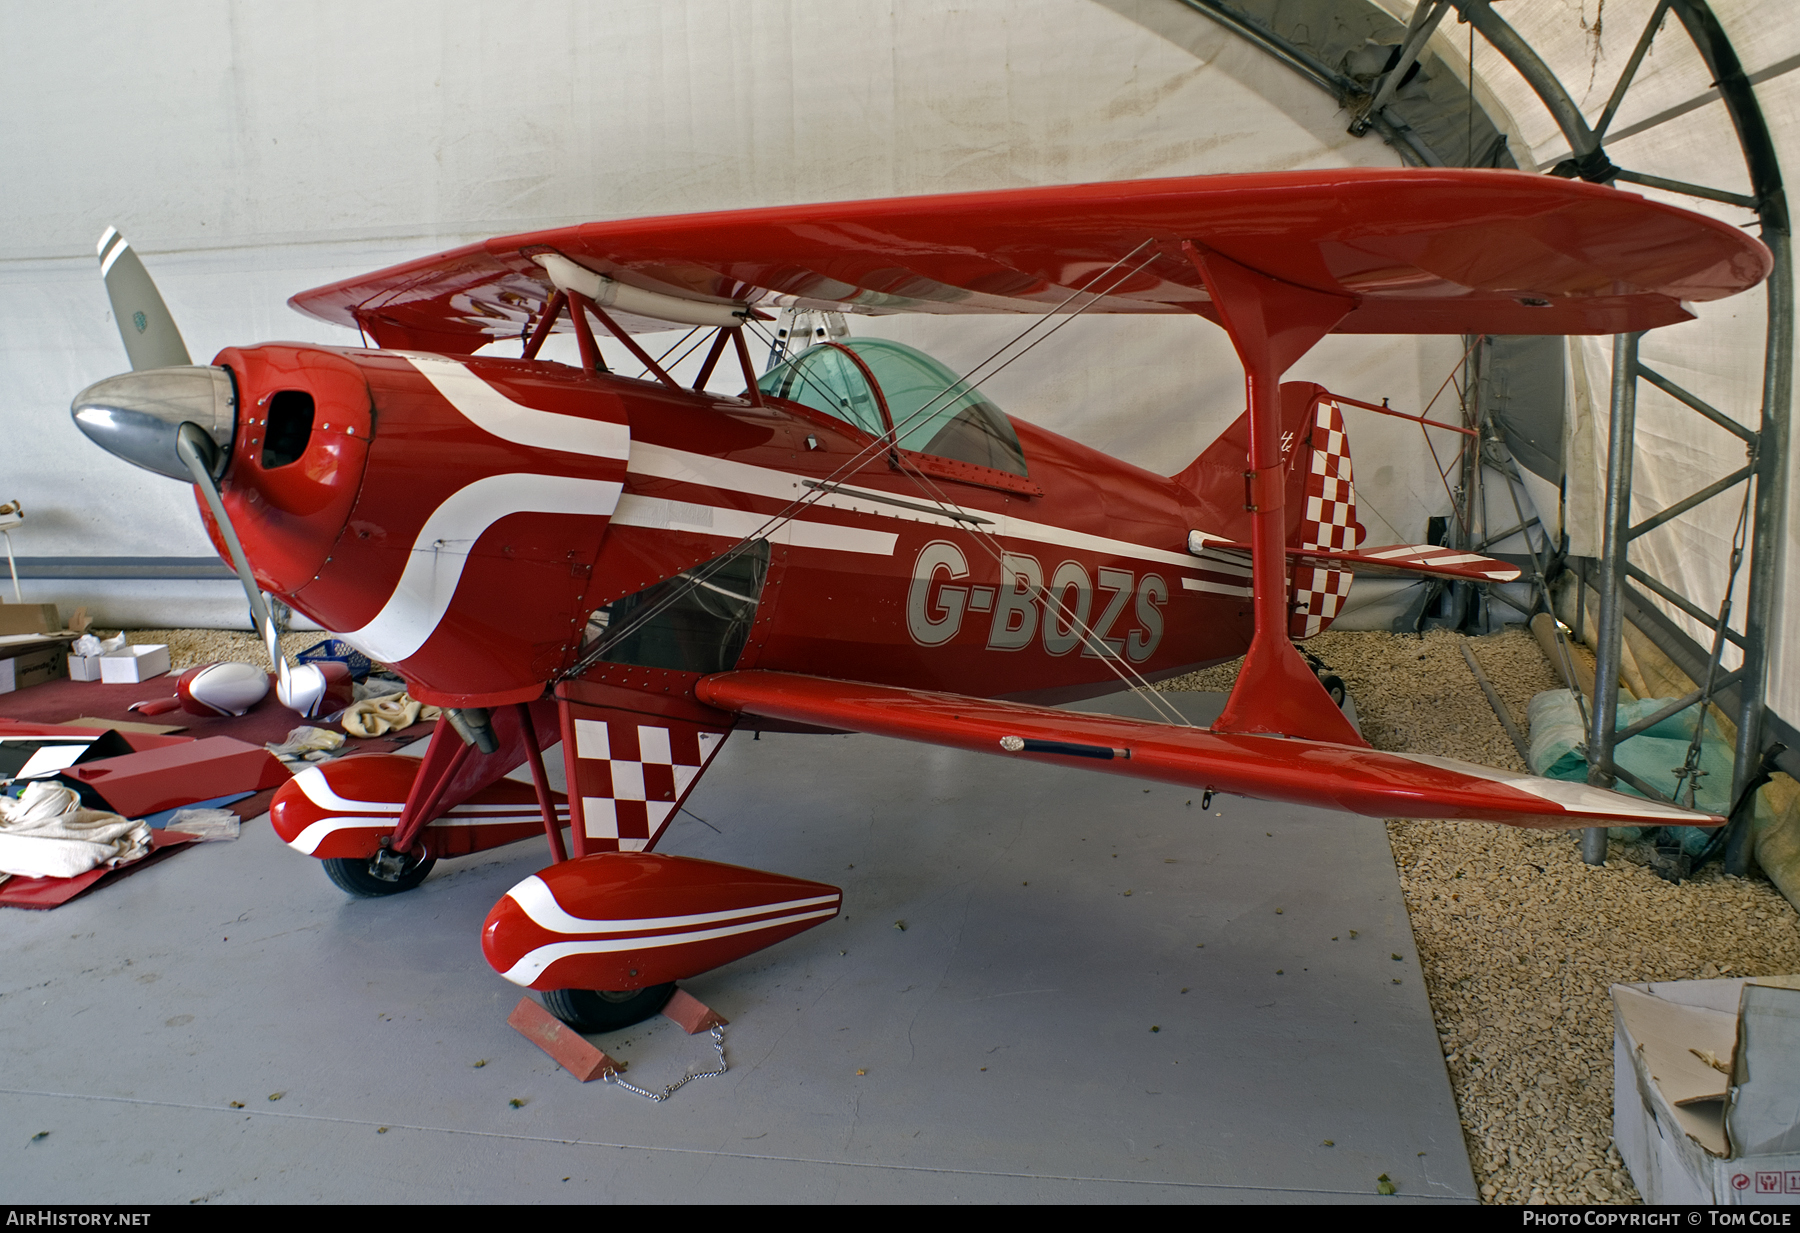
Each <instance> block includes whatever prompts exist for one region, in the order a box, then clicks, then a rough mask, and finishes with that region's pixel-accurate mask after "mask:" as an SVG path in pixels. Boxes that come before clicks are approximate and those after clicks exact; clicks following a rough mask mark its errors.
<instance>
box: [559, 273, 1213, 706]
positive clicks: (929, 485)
mask: <svg viewBox="0 0 1800 1233" xmlns="http://www.w3.org/2000/svg"><path fill="white" fill-rule="evenodd" d="M1152 243H1153V241H1151V240H1145V241H1144V242H1143V243H1141V244H1139V245H1138V246H1137V247H1135V248H1133V249H1132V250H1131V251H1130V252H1129V253H1126V254H1125V255H1124V256H1123V257H1121V258H1119V259H1118V260H1117V261H1115V262H1114V263H1113V264H1112V265H1111V266H1109V267H1107V269H1105V270H1103V271H1101V272H1100V273H1099V274H1098V275H1095V276H1094V277H1093V278H1091V279H1089V280H1088V283H1087V286H1086V287H1084V288H1078V289H1076V290H1074V291H1072V292H1071V293H1070V294H1069V296H1068V297H1066V298H1065V299H1064V300H1063V301H1062V302H1061V303H1060V304H1058V305H1057V306H1056V308H1055V309H1053V310H1052V314H1054V313H1056V312H1059V311H1060V310H1061V309H1063V308H1065V307H1067V306H1068V304H1069V303H1071V302H1072V301H1073V300H1074V299H1076V298H1077V297H1078V296H1081V295H1084V294H1086V295H1089V296H1090V298H1089V299H1088V300H1087V302H1085V303H1084V304H1082V305H1081V306H1080V307H1078V308H1076V309H1075V311H1074V312H1072V313H1070V314H1068V315H1067V316H1065V317H1064V318H1063V319H1062V320H1061V321H1059V322H1057V324H1056V325H1055V326H1053V327H1052V328H1050V329H1049V330H1046V331H1044V333H1043V334H1042V335H1041V336H1040V337H1039V338H1036V339H1034V340H1033V341H1032V342H1031V343H1029V344H1028V345H1026V346H1025V347H1023V348H1021V349H1020V350H1018V351H1017V352H1016V353H1015V354H1013V355H1011V356H1009V357H1008V358H1007V359H1006V360H1005V361H1004V362H1003V363H1001V364H999V365H998V366H996V367H994V368H993V369H992V371H989V372H987V373H983V374H982V375H981V376H980V377H978V378H977V377H976V374H977V373H979V372H981V370H982V369H983V368H984V367H986V366H987V365H989V364H991V363H992V362H993V361H994V360H995V359H997V358H998V357H999V356H1001V355H1003V354H1005V353H1006V352H1007V351H1008V350H1010V349H1011V348H1013V347H1016V346H1017V345H1018V344H1019V343H1020V342H1022V341H1023V340H1024V339H1025V338H1026V337H1028V336H1029V335H1030V334H1031V333H1032V332H1034V331H1035V330H1038V329H1039V328H1040V327H1041V326H1042V325H1043V324H1044V322H1045V320H1047V317H1040V318H1037V319H1035V320H1034V321H1033V322H1032V323H1031V324H1030V325H1029V326H1027V327H1026V329H1025V330H1023V331H1021V332H1020V333H1019V334H1018V335H1017V336H1015V337H1014V338H1012V339H1010V340H1008V341H1007V342H1006V343H1004V344H1002V345H1001V346H1000V347H999V348H997V349H995V350H994V351H993V352H992V353H990V354H989V355H988V356H986V357H984V358H983V359H982V360H981V361H980V362H979V363H977V364H976V365H974V366H973V367H972V368H971V369H970V370H969V371H968V373H967V374H965V375H964V376H963V377H961V378H959V379H958V380H956V381H955V382H953V383H951V384H950V385H948V386H946V387H945V388H944V389H943V390H942V391H940V392H939V393H938V394H937V395H936V396H935V397H934V398H932V399H931V400H929V401H928V402H926V403H925V404H924V405H923V406H921V407H919V408H918V409H917V410H915V411H914V412H913V413H912V414H911V415H909V416H908V417H907V418H906V419H905V420H904V421H902V422H900V423H897V424H895V425H894V426H893V427H892V428H890V429H889V430H888V431H886V432H884V433H882V434H880V435H878V436H876V437H875V438H874V439H873V440H872V441H871V442H870V443H869V445H867V446H865V447H864V448H863V449H862V450H860V451H858V452H857V454H856V455H854V456H853V457H852V458H851V459H850V460H848V461H847V462H845V463H844V464H843V465H841V466H840V467H838V468H837V470H836V471H834V472H833V473H832V474H831V476H829V477H828V478H827V479H826V480H825V481H824V483H823V484H822V485H821V486H820V487H817V488H812V489H810V490H809V491H808V492H807V493H805V494H803V495H802V496H801V497H799V498H796V499H795V500H794V501H792V502H790V503H789V504H788V506H787V507H786V508H784V509H783V510H781V511H780V512H778V513H777V514H775V515H773V516H772V517H771V518H770V519H769V520H768V521H767V522H765V523H764V525H763V526H762V527H759V528H758V529H757V530H756V531H754V532H752V533H751V534H750V535H748V536H746V537H745V538H744V539H743V540H741V541H739V543H737V544H736V545H734V546H733V547H732V548H731V549H728V550H727V551H726V552H725V553H724V554H721V555H720V556H719V557H716V558H714V559H713V561H711V562H709V563H708V565H707V566H705V567H701V568H700V569H697V570H692V571H687V572H685V573H684V574H682V575H681V577H683V579H684V580H685V582H686V585H685V586H683V587H681V588H676V589H673V590H672V591H671V593H670V594H669V595H667V596H665V597H663V599H662V600H661V601H660V602H658V603H656V604H654V605H652V606H651V607H650V608H649V609H647V610H646V611H644V612H642V613H639V614H637V616H636V618H635V619H634V620H633V621H632V622H630V623H629V624H628V625H626V626H624V627H621V628H620V629H619V630H617V631H609V633H608V635H607V636H606V637H605V638H604V639H603V640H602V641H601V642H600V644H599V645H598V646H596V647H595V648H594V649H593V650H592V651H591V652H589V653H588V654H587V655H585V656H583V657H582V659H581V661H580V662H578V663H577V664H576V665H575V666H574V667H573V668H571V670H570V672H569V673H568V674H567V675H576V674H578V673H580V672H583V671H585V670H586V669H587V668H588V667H589V666H591V665H592V664H593V663H594V662H597V661H598V660H599V659H600V658H601V657H602V656H603V655H604V654H605V653H606V652H607V651H608V650H610V649H611V648H612V647H614V646H616V645H618V643H620V642H621V641H623V640H624V639H625V638H627V637H629V636H630V635H631V634H632V633H634V632H636V631H637V630H638V629H640V628H642V627H643V626H644V625H645V624H647V623H648V622H649V621H651V620H654V619H655V618H656V617H657V616H658V615H660V614H661V613H662V612H663V611H665V610H667V608H668V607H670V606H671V605H673V604H674V603H676V602H679V600H680V599H681V598H682V597H683V596H684V595H685V594H686V592H687V591H688V590H690V589H692V588H693V587H694V586H697V585H705V580H706V578H708V577H710V576H711V575H712V574H713V573H716V572H717V571H718V570H720V569H723V568H724V567H725V566H726V565H728V564H729V563H730V562H731V561H732V560H734V559H735V558H736V557H737V556H738V555H741V553H742V552H743V551H745V550H746V549H747V548H748V547H749V546H750V545H751V544H754V543H755V542H757V541H758V540H760V539H764V538H766V537H767V536H768V535H769V534H770V533H772V531H773V530H775V529H778V528H779V527H780V526H781V525H785V524H786V523H787V522H790V521H792V520H793V519H794V518H795V517H797V516H798V515H799V513H800V511H801V510H803V509H804V508H806V507H807V506H809V505H811V504H813V503H814V502H816V501H817V500H818V499H820V498H821V497H822V496H823V495H824V494H825V493H826V491H828V489H829V488H830V487H831V486H832V485H833V484H834V483H835V482H836V481H838V480H839V479H840V478H841V477H842V476H845V475H848V474H852V473H854V472H855V471H856V470H857V469H858V468H860V466H861V465H862V464H863V463H864V462H865V461H867V460H868V459H869V458H871V457H873V456H875V455H877V454H879V453H880V452H882V451H883V450H891V448H892V447H893V445H894V444H895V443H896V442H897V441H898V440H899V439H900V438H901V436H902V435H903V434H904V432H905V431H906V429H908V428H909V427H910V426H911V425H912V424H913V423H914V422H916V421H918V420H919V419H921V418H922V417H924V416H926V415H929V414H930V413H931V411H932V410H933V409H934V408H935V407H936V406H937V405H938V404H939V403H941V402H942V401H943V400H944V399H945V398H947V397H950V396H952V395H954V396H956V397H962V396H963V395H965V394H967V393H970V392H973V390H975V389H977V388H979V387H980V385H981V384H983V383H984V382H986V381H987V380H989V379H990V378H992V377H994V376H996V375H997V374H998V373H1000V372H1001V371H1003V370H1004V369H1006V368H1007V367H1008V366H1010V365H1011V364H1012V363H1013V362H1014V361H1016V360H1018V359H1019V358H1021V357H1022V356H1024V355H1025V354H1026V353H1027V352H1029V351H1030V350H1031V349H1032V348H1033V347H1036V346H1037V345H1038V344H1039V343H1041V342H1043V341H1045V340H1046V339H1048V338H1049V337H1050V336H1051V335H1053V334H1055V333H1056V332H1057V330H1060V329H1061V328H1062V327H1063V326H1065V325H1067V324H1068V323H1069V321H1070V320H1072V319H1073V318H1074V317H1076V316H1079V315H1080V314H1081V313H1082V312H1083V311H1085V310H1086V309H1087V308H1088V307H1090V306H1091V305H1092V304H1094V303H1097V302H1098V301H1099V300H1100V299H1102V298H1103V297H1104V296H1105V295H1107V294H1110V293H1111V292H1112V291H1113V290H1115V289H1116V288H1117V287H1118V286H1120V285H1122V284H1123V283H1124V282H1125V281H1126V280H1127V279H1129V278H1131V277H1133V276H1135V275H1136V274H1137V273H1139V272H1140V271H1142V270H1143V269H1145V268H1146V267H1148V266H1149V264H1150V263H1151V262H1153V261H1155V260H1156V259H1157V258H1158V257H1159V256H1161V254H1160V253H1157V252H1152V253H1151V254H1150V256H1149V257H1148V258H1146V259H1145V260H1144V261H1143V262H1141V263H1139V264H1138V265H1137V266H1135V267H1133V268H1132V269H1130V270H1127V271H1126V272H1125V273H1124V274H1122V275H1121V276H1120V277H1119V278H1118V279H1116V280H1114V281H1113V282H1112V283H1110V284H1109V285H1108V286H1107V287H1106V288H1105V289H1104V290H1101V291H1093V290H1092V288H1093V287H1094V286H1095V284H1097V283H1099V282H1101V281H1102V280H1103V279H1105V278H1106V277H1107V276H1108V275H1110V274H1111V273H1112V272H1113V271H1114V270H1117V269H1118V268H1119V267H1120V266H1121V265H1123V264H1125V263H1126V262H1127V261H1130V260H1131V259H1132V258H1134V257H1135V256H1137V254H1138V253H1140V252H1142V251H1143V250H1144V248H1146V247H1148V246H1149V245H1151V244H1152ZM753 328H754V325H753ZM759 337H762V339H763V341H771V340H770V339H768V338H767V337H766V336H762V335H760V333H759ZM682 341H685V339H684V340H682ZM676 345H677V346H679V345H680V344H679V343H677V344H676ZM671 350H673V348H671ZM802 377H803V379H807V380H808V381H809V383H810V384H814V386H815V388H817V386H816V383H813V382H811V381H810V378H809V377H807V376H806V374H804V373H802ZM971 378H974V379H973V380H971ZM820 392H821V393H825V391H822V390H821V391H820ZM901 469H902V472H903V473H904V474H907V475H908V476H909V478H911V479H912V481H913V482H914V484H915V485H916V486H918V487H919V488H920V490H921V492H923V493H924V495H926V496H927V497H928V498H929V499H932V500H934V501H935V502H936V503H937V504H938V505H939V506H940V507H942V508H943V509H944V510H945V512H946V513H947V514H951V515H952V516H954V515H956V514H964V515H966V513H967V511H965V510H963V509H962V508H961V507H960V506H959V505H957V504H956V503H955V502H954V501H952V500H951V499H950V498H949V496H948V495H947V494H945V493H944V492H943V490H942V489H941V488H939V487H938V486H937V485H936V483H935V482H933V481H932V480H931V479H930V477H929V476H927V475H925V474H924V473H923V472H922V471H920V470H919V469H918V468H917V467H914V466H911V465H910V464H905V463H902V465H901ZM964 526H965V527H967V528H968V529H970V530H971V532H972V534H973V536H974V538H975V539H976V541H977V542H978V543H980V544H981V545H982V547H983V548H984V550H986V551H987V552H988V553H989V555H990V556H992V557H993V558H994V559H995V560H996V562H997V563H999V564H1000V566H1001V571H1002V574H1003V575H1004V574H1005V572H1006V569H1005V555H1006V554H1005V551H1004V549H1003V548H1002V547H1001V545H1000V544H999V541H998V540H997V539H996V538H995V537H994V536H993V535H992V534H991V533H988V532H985V531H981V530H979V529H978V524H972V523H968V522H966V521H965V522H964ZM1021 578H1023V576H1022V575H1021ZM1008 581H1009V583H1011V584H1013V585H1016V582H1013V581H1012V580H1008ZM1024 581H1026V582H1027V583H1029V580H1028V579H1024ZM1035 598H1038V599H1040V600H1041V601H1042V602H1043V603H1044V606H1045V614H1044V615H1045V616H1046V617H1047V618H1050V617H1052V607H1054V609H1055V612H1056V615H1058V616H1060V618H1061V619H1062V620H1063V622H1064V623H1065V624H1067V625H1068V626H1069V627H1070V628H1071V629H1072V630H1075V631H1077V632H1078V633H1079V634H1080V636H1081V639H1082V642H1083V643H1084V644H1085V645H1087V646H1089V647H1091V648H1092V649H1093V651H1094V653H1095V654H1096V655H1097V656H1098V657H1099V658H1100V660H1101V662H1102V663H1105V664H1106V665H1107V667H1108V669H1109V670H1110V671H1112V672H1113V673H1114V675H1116V676H1118V677H1119V679H1120V680H1121V682H1122V683H1124V684H1125V685H1126V686H1127V687H1128V688H1130V689H1132V690H1133V691H1134V692H1137V693H1139V694H1140V695H1141V696H1144V697H1145V700H1146V701H1147V702H1148V703H1149V704H1150V705H1151V706H1152V708H1153V709H1154V710H1156V711H1157V712H1158V713H1159V714H1161V715H1163V716H1164V717H1165V719H1166V720H1167V721H1169V722H1172V723H1176V724H1179V725H1188V720H1187V719H1186V718H1185V717H1184V716H1182V715H1181V713H1180V712H1179V711H1178V710H1177V709H1176V708H1175V707H1174V706H1173V705H1172V704H1170V703H1169V702H1168V700H1167V699H1166V698H1164V697H1163V696H1162V694H1161V693H1160V691H1158V690H1157V689H1156V688H1155V686H1153V685H1152V684H1151V683H1150V682H1149V681H1148V680H1146V679H1145V678H1144V677H1143V676H1142V674H1141V673H1139V672H1138V671H1137V670H1136V668H1135V667H1133V666H1132V665H1131V664H1130V663H1129V662H1127V661H1126V660H1125V659H1124V658H1123V657H1122V656H1120V655H1119V654H1118V652H1116V651H1114V650H1113V648H1112V647H1111V646H1110V645H1109V644H1107V643H1106V642H1105V641H1104V640H1103V639H1101V638H1099V637H1098V636H1097V635H1096V634H1095V633H1094V631H1093V630H1092V629H1091V628H1090V627H1089V626H1088V625H1087V624H1086V623H1085V622H1083V621H1082V620H1081V619H1080V617H1079V615H1078V614H1076V613H1075V612H1073V611H1071V610H1070V609H1069V608H1068V606H1067V605H1066V604H1064V603H1062V601H1061V600H1060V598H1059V597H1057V596H1053V595H1052V594H1051V593H1050V592H1049V590H1048V589H1042V588H1041V589H1040V593H1039V595H1038V596H1036V597H1035ZM1188 726H1191V725H1188Z"/></svg>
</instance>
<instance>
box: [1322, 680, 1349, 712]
mask: <svg viewBox="0 0 1800 1233" xmlns="http://www.w3.org/2000/svg"><path fill="white" fill-rule="evenodd" d="M1319 684H1321V685H1323V686H1324V687H1325V692H1326V693H1328V694H1330V695H1331V700H1332V702H1334V703H1336V704H1337V708H1338V710H1340V711H1341V710H1343V709H1344V699H1345V698H1347V697H1349V696H1350V691H1349V690H1348V689H1346V688H1344V678H1343V677H1341V676H1333V675H1331V674H1330V673H1327V674H1325V675H1324V676H1321V677H1320V678H1319Z"/></svg>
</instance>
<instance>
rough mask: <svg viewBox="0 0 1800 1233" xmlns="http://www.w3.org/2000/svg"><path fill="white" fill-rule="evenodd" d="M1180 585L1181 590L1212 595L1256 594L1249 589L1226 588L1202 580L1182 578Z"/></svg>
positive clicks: (1221, 584)
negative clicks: (1204, 592)
mask: <svg viewBox="0 0 1800 1233" xmlns="http://www.w3.org/2000/svg"><path fill="white" fill-rule="evenodd" d="M1181 585H1182V587H1183V589H1185V590H1189V591H1206V592H1208V593H1210V594H1213V595H1254V594H1256V592H1255V591H1253V590H1251V589H1250V588H1249V587H1228V586H1225V585H1224V584H1223V583H1218V582H1207V581H1206V580H1205V579H1203V578H1183V579H1182V580H1181Z"/></svg>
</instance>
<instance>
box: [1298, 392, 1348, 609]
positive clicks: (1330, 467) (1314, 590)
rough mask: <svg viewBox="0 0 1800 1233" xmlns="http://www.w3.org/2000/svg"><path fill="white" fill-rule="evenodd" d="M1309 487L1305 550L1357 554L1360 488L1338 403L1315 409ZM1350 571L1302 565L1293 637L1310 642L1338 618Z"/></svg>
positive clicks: (1304, 498)
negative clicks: (1353, 477)
mask: <svg viewBox="0 0 1800 1233" xmlns="http://www.w3.org/2000/svg"><path fill="white" fill-rule="evenodd" d="M1308 435H1309V437H1310V438H1311V440H1310V444H1311V446H1312V451H1311V454H1310V456H1309V460H1308V466H1307V475H1306V487H1305V489H1304V490H1303V494H1302V497H1301V503H1302V507H1303V508H1302V510H1301V514H1300V546H1301V547H1302V548H1324V549H1327V550H1335V551H1338V552H1354V551H1356V547H1357V545H1358V544H1360V543H1362V539H1363V529H1362V526H1361V525H1360V524H1359V523H1358V522H1357V521H1356V488H1355V485H1354V484H1353V483H1352V482H1351V478H1350V442H1349V440H1348V439H1347V438H1346V437H1345V436H1344V415H1343V412H1342V411H1341V410H1339V409H1338V405H1337V403H1335V402H1331V401H1330V400H1327V399H1321V400H1320V401H1319V402H1318V403H1317V404H1316V405H1315V407H1314V415H1313V423H1312V429H1311V432H1310V433H1309V434H1308ZM1352 577H1353V576H1352V575H1351V573H1350V572H1349V571H1348V570H1341V569H1319V568H1317V567H1315V566H1307V565H1302V566H1297V567H1296V568H1295V570H1294V604H1293V608H1292V610H1291V611H1292V616H1290V617H1289V619H1288V634H1289V636H1291V637H1294V638H1310V637H1312V636H1313V635H1314V634H1317V633H1321V632H1323V631H1324V630H1325V629H1326V628H1327V627H1329V626H1330V624H1331V622H1332V621H1333V620H1335V619H1336V618H1337V614H1338V612H1339V611H1340V610H1342V608H1343V606H1344V599H1345V598H1346V597H1347V596H1348V595H1349V594H1350V583H1351V581H1352Z"/></svg>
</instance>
